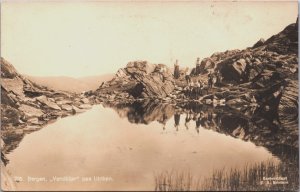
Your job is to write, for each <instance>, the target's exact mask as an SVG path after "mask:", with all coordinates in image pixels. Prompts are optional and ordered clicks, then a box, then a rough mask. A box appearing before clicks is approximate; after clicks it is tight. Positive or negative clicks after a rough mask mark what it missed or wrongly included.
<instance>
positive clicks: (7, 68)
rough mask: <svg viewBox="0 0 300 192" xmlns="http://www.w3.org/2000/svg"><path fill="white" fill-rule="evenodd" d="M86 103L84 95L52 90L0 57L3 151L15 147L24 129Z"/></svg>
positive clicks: (75, 110) (39, 125)
mask: <svg viewBox="0 0 300 192" xmlns="http://www.w3.org/2000/svg"><path fill="white" fill-rule="evenodd" d="M88 103H89V100H88V99H86V98H85V97H84V96H83V95H76V94H71V93H67V92H62V91H54V90H51V89H48V88H46V87H43V86H39V85H37V84H35V83H33V82H31V81H29V80H28V79H27V78H25V77H23V76H22V75H20V74H19V73H18V72H17V71H16V69H15V68H14V67H13V66H12V65H11V64H10V63H9V62H7V61H6V60H4V59H3V58H1V123H2V124H1V131H2V134H1V137H2V140H3V142H4V145H3V147H2V152H3V154H5V153H8V152H10V151H11V150H13V149H14V148H16V147H17V146H18V144H19V142H20V141H21V140H22V139H23V137H24V135H25V134H26V133H30V132H32V131H36V130H39V129H40V128H42V127H43V126H44V125H46V124H47V123H48V122H49V121H50V120H55V119H57V118H58V117H64V116H68V115H72V114H76V113H79V112H83V111H84V110H86V109H87V108H91V105H89V104H88ZM3 154H2V155H3ZM3 159H5V158H4V157H3ZM4 163H5V162H4Z"/></svg>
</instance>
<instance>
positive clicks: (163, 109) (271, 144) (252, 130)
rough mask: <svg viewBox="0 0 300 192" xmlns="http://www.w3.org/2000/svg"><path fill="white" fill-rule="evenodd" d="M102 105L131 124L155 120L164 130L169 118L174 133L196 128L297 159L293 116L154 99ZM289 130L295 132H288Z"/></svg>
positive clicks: (296, 134)
mask: <svg viewBox="0 0 300 192" xmlns="http://www.w3.org/2000/svg"><path fill="white" fill-rule="evenodd" d="M104 106H106V107H110V108H113V109H115V110H116V112H117V113H118V114H119V115H120V117H123V118H124V117H126V118H127V119H128V121H129V122H131V123H136V124H149V123H151V122H153V121H157V122H159V123H160V124H161V125H162V129H163V130H165V124H166V122H167V121H168V120H170V119H171V118H172V117H173V118H174V119H173V122H174V129H175V130H176V131H179V127H180V125H181V124H183V125H184V127H185V128H186V129H187V130H189V129H195V131H196V132H197V133H199V129H200V128H204V129H209V130H213V131H215V132H218V133H222V134H225V135H230V136H232V137H235V138H239V139H242V140H244V141H251V142H253V143H254V144H256V145H258V146H264V147H266V148H267V149H268V150H269V151H270V152H272V154H273V155H274V156H277V157H279V158H280V159H282V160H284V161H292V162H296V161H297V160H298V157H299V155H298V118H297V117H293V118H290V119H285V121H284V122H280V120H279V117H278V114H274V111H265V110H264V109H261V108H257V107H256V108H255V109H253V108H248V109H244V110H241V111H237V110H234V109H231V108H229V107H225V106H215V107H214V106H211V105H203V104H199V103H197V102H188V103H179V104H176V105H175V104H174V105H170V104H166V103H161V102H159V101H158V100H144V101H135V102H133V103H114V102H111V103H105V104H104ZM288 120H289V121H288ZM287 125H288V127H287ZM291 127H293V128H294V129H295V130H293V131H291V130H289V129H291Z"/></svg>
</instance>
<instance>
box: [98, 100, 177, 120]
mask: <svg viewBox="0 0 300 192" xmlns="http://www.w3.org/2000/svg"><path fill="white" fill-rule="evenodd" d="M103 105H104V106H108V107H112V108H113V109H115V110H116V111H117V112H118V114H119V115H120V116H121V117H127V118H128V120H129V122H131V123H143V124H149V123H151V122H153V121H158V122H159V123H162V124H165V123H166V121H167V120H168V119H170V118H171V117H172V116H173V115H174V112H175V106H173V105H168V104H163V103H160V102H158V101H152V100H144V101H135V102H133V103H104V104H103Z"/></svg>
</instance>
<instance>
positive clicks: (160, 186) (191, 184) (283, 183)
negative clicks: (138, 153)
mask: <svg viewBox="0 0 300 192" xmlns="http://www.w3.org/2000/svg"><path fill="white" fill-rule="evenodd" d="M277 177H278V178H277ZM285 177H287V178H286V179H285ZM268 178H273V179H274V180H270V179H268ZM276 178H277V179H276ZM298 186H299V172H298V167H295V166H292V165H290V164H285V163H278V164H276V163H274V162H272V161H266V162H261V163H258V164H253V165H246V166H244V168H243V169H221V170H215V171H213V173H212V175H211V176H210V177H205V178H198V177H195V176H193V175H192V174H191V173H190V172H175V171H165V172H162V173H159V174H156V175H155V190H156V191H286V190H287V191H297V190H298Z"/></svg>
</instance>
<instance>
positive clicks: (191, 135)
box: [7, 105, 281, 190]
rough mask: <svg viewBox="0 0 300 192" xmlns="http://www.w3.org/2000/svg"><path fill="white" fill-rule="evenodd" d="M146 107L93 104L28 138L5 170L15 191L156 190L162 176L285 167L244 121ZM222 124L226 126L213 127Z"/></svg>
mask: <svg viewBox="0 0 300 192" xmlns="http://www.w3.org/2000/svg"><path fill="white" fill-rule="evenodd" d="M105 106H107V105H105ZM110 107H111V106H110ZM144 108H145V106H143V105H141V106H134V110H132V108H130V107H124V106H122V107H119V108H118V107H113V108H108V107H106V108H105V107H103V105H96V106H94V107H93V108H92V109H91V110H89V111H87V112H85V113H82V114H79V115H76V116H72V117H67V118H63V119H59V120H58V121H56V122H55V123H53V124H49V125H48V126H46V127H44V128H43V129H41V130H40V131H36V132H33V133H31V134H28V135H26V137H24V139H23V140H22V142H21V143H20V144H19V146H18V147H17V148H16V149H15V150H14V151H13V152H11V153H9V154H8V155H7V158H8V159H9V160H10V161H9V164H8V165H7V168H8V170H9V171H10V173H11V174H12V176H14V177H17V178H18V180H21V181H19V182H18V183H17V189H18V190H154V189H155V179H154V176H155V175H156V174H157V173H161V172H164V171H170V170H173V171H176V172H189V173H191V174H192V175H197V177H209V176H210V175H211V174H212V173H213V171H214V170H219V169H223V168H229V169H230V168H233V169H243V168H244V166H245V165H246V164H248V165H250V164H253V163H260V162H264V161H271V162H273V163H274V164H278V163H279V162H280V161H281V159H280V158H278V155H274V153H271V152H270V150H269V149H267V148H266V147H264V145H262V146H257V145H255V144H254V143H253V142H250V141H247V129H245V127H243V126H245V125H244V124H243V122H239V119H236V118H233V119H230V121H232V122H233V121H237V122H233V123H232V124H234V125H231V124H230V123H228V122H225V119H221V120H220V119H218V118H217V116H218V115H217V114H215V113H210V114H207V113H204V114H202V115H200V116H199V115H198V116H197V115H195V114H194V115H193V114H189V113H185V112H183V111H181V112H180V113H179V112H176V110H175V108H174V106H164V107H162V108H157V107H153V108H147V110H145V109H144ZM217 121H223V126H225V125H227V126H228V127H222V126H221V127H220V126H218V127H216V126H214V124H218V122H217ZM232 126H233V127H232ZM226 128H227V129H232V130H233V131H231V133H232V132H234V136H235V137H233V136H232V134H231V135H230V134H226V131H224V129H226ZM220 129H222V130H220ZM245 138H246V139H245ZM94 176H95V177H96V178H95V179H94ZM55 177H56V178H58V180H55V179H54V178H55ZM62 177H64V178H62ZM65 177H68V178H65ZM38 178H39V179H38ZM89 178H91V180H89ZM67 179H68V181H66V180H67ZM63 180H65V181H63Z"/></svg>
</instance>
